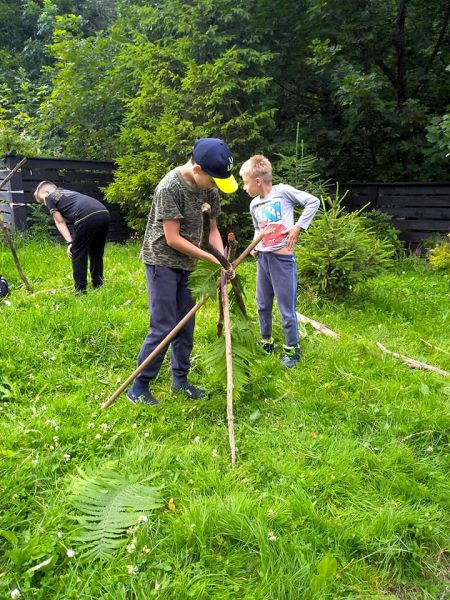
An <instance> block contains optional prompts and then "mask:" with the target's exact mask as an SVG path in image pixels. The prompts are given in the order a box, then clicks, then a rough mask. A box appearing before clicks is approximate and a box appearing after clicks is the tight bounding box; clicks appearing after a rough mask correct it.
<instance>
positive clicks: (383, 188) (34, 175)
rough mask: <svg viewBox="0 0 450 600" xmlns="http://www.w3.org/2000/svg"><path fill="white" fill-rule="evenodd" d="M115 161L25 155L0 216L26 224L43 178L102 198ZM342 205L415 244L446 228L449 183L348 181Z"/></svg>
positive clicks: (117, 215)
mask: <svg viewBox="0 0 450 600" xmlns="http://www.w3.org/2000/svg"><path fill="white" fill-rule="evenodd" d="M19 160H20V157H17V156H7V157H6V159H5V168H4V170H3V171H2V170H1V167H0V179H3V178H4V177H5V176H6V175H7V173H8V172H9V171H10V170H11V169H12V168H13V167H14V166H15V165H16V164H17V163H18V162H19ZM114 168H115V164H114V163H113V162H109V161H99V160H97V161H93V160H66V159H54V158H52V159H47V158H29V159H28V160H27V162H26V164H25V165H24V167H23V168H22V169H21V170H20V171H19V172H18V173H17V174H16V175H15V176H14V177H13V178H12V179H11V181H10V182H8V183H7V187H6V190H4V191H0V216H2V218H3V221H4V222H5V223H6V224H7V225H8V226H9V227H10V229H12V230H13V231H15V230H21V229H25V228H26V227H27V221H28V222H29V220H30V214H31V212H32V211H31V210H30V206H31V205H33V204H35V201H34V197H33V192H34V190H35V188H36V186H37V184H38V183H39V181H42V180H43V179H48V180H50V181H54V182H55V183H57V184H58V185H60V186H61V187H66V188H68V189H72V190H76V191H79V192H82V193H84V194H87V195H89V196H93V197H94V198H97V199H99V200H101V201H102V202H105V201H104V197H103V192H102V188H104V187H106V186H107V185H108V184H109V183H110V182H111V181H112V179H113V172H114ZM345 190H348V194H347V196H346V198H345V201H344V204H345V206H346V208H348V209H349V210H356V209H359V208H361V207H363V206H364V205H367V209H368V210H370V209H377V210H380V211H382V212H384V213H387V214H389V215H391V218H392V225H393V226H394V227H396V228H397V229H399V230H400V237H401V239H402V240H403V241H404V242H405V243H406V244H407V245H408V246H410V247H413V248H414V247H416V246H417V245H419V244H420V243H421V242H422V241H423V240H424V239H426V238H428V237H430V236H432V235H433V234H436V233H441V234H445V233H448V232H449V231H450V183H349V184H344V185H341V186H340V191H341V193H343V192H344V191H345ZM105 204H106V206H107V207H108V209H109V211H110V213H111V227H110V235H109V238H110V240H112V241H124V240H126V239H128V238H129V236H130V234H131V231H130V229H129V228H128V227H127V225H126V223H125V220H124V217H123V213H122V211H121V209H120V208H119V207H118V206H117V205H110V204H107V203H106V202H105Z"/></svg>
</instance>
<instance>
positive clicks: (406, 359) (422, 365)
mask: <svg viewBox="0 0 450 600" xmlns="http://www.w3.org/2000/svg"><path fill="white" fill-rule="evenodd" d="M376 345H377V347H378V348H379V349H380V350H381V351H382V352H384V353H385V354H390V355H391V356H393V357H394V358H399V359H400V360H402V361H403V362H405V363H406V364H407V365H408V366H409V367H412V368H413V369H422V370H427V371H433V373H439V375H444V377H450V373H449V372H448V371H444V370H443V369H439V368H438V367H433V366H432V365H428V364H427V363H424V362H420V361H419V360H415V359H414V358H409V356H404V355H403V354H399V353H398V352H392V350H388V349H387V348H385V347H384V346H383V344H380V342H376Z"/></svg>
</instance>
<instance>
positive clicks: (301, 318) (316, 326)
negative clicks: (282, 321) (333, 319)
mask: <svg viewBox="0 0 450 600" xmlns="http://www.w3.org/2000/svg"><path fill="white" fill-rule="evenodd" d="M296 315H297V320H298V321H299V323H309V325H311V326H312V327H314V329H317V331H320V333H323V335H326V336H328V337H331V338H334V339H336V340H337V339H339V334H338V333H336V332H335V331H332V330H331V329H330V328H329V327H327V326H326V325H323V323H319V321H314V319H310V318H308V317H305V315H302V314H300V313H299V312H298V313H296Z"/></svg>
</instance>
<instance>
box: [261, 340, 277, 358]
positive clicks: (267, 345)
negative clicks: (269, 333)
mask: <svg viewBox="0 0 450 600" xmlns="http://www.w3.org/2000/svg"><path fill="white" fill-rule="evenodd" d="M259 345H260V346H261V348H262V349H263V350H264V352H267V354H271V353H272V352H273V349H274V347H275V346H274V343H273V339H272V338H269V339H262V340H261V341H260V342H259Z"/></svg>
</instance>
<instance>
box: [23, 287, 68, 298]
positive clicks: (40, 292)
mask: <svg viewBox="0 0 450 600" xmlns="http://www.w3.org/2000/svg"><path fill="white" fill-rule="evenodd" d="M71 289H72V286H71V285H68V286H66V287H62V288H55V289H54V290H38V291H37V292H34V294H31V295H32V296H38V295H39V294H57V293H58V292H65V291H67V290H71Z"/></svg>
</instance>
